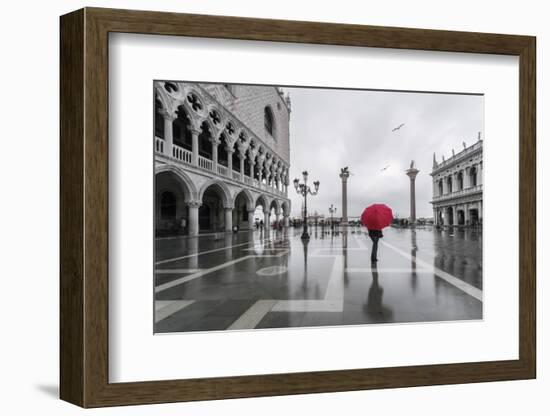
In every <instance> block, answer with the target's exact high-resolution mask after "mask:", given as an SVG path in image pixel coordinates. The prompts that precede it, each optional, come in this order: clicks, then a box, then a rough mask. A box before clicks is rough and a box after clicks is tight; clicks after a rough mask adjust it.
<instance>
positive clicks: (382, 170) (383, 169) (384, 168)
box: [380, 165, 390, 172]
mask: <svg viewBox="0 0 550 416" xmlns="http://www.w3.org/2000/svg"><path fill="white" fill-rule="evenodd" d="M389 167H390V165H388V166H386V167H383V168H382V169H380V172H384V171H385V170H386V169H388V168H389Z"/></svg>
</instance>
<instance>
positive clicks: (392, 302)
mask: <svg viewBox="0 0 550 416" xmlns="http://www.w3.org/2000/svg"><path fill="white" fill-rule="evenodd" d="M535 104H536V98H535V38H533V37H529V36H516V35H498V34H484V33H465V32H449V31H434V30H420V29H403V28H389V27H373V26H359V25H341V24H326V23H313V22H293V21H276V20H262V19H250V18H239V17H225V16H204V15H187V14H175V13H159V12H145V11H128V10H112V9H97V8H86V9H82V10H78V11H75V12H73V13H70V14H68V15H65V16H62V17H61V305H60V321H61V353H60V354H61V389H60V394H61V398H62V399H64V400H67V401H69V402H71V403H75V404H77V405H80V406H83V407H100V406H110V405H126V404H145V403H162V402H175V401H189V400H210V399H222V398H236V397H255V396H266V395H283V394H300V393H315V392H331V391H348V390H360V389H374V388H396V387H408V386H420V385H435V384H452V383H468V382H482V381H498V380H514V379H528V378H534V377H535V374H536V359H535V358H536V349H535V345H536V342H535V341H536V334H535V281H536V276H535V244H536V236H535V225H536V211H535V199H536V193H535V184H536V182H535V160H536V152H535Z"/></svg>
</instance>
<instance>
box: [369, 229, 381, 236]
mask: <svg viewBox="0 0 550 416" xmlns="http://www.w3.org/2000/svg"><path fill="white" fill-rule="evenodd" d="M369 237H370V238H382V237H384V235H383V234H382V230H369Z"/></svg>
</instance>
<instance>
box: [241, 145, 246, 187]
mask: <svg viewBox="0 0 550 416" xmlns="http://www.w3.org/2000/svg"><path fill="white" fill-rule="evenodd" d="M245 157H246V155H245V154H244V153H242V152H239V168H240V173H241V182H244V158H245Z"/></svg>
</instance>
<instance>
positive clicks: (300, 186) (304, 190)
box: [294, 170, 320, 240]
mask: <svg viewBox="0 0 550 416" xmlns="http://www.w3.org/2000/svg"><path fill="white" fill-rule="evenodd" d="M302 175H303V176H304V183H300V180H299V179H298V178H296V179H294V188H295V189H296V192H297V193H298V194H300V195H302V196H303V197H304V230H303V232H302V240H309V233H308V232H307V194H310V195H317V192H319V183H320V182H319V181H315V182H313V185H314V186H315V191H312V190H311V188H310V187H309V186H307V177H308V173H307V170H305V171H303V172H302Z"/></svg>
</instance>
